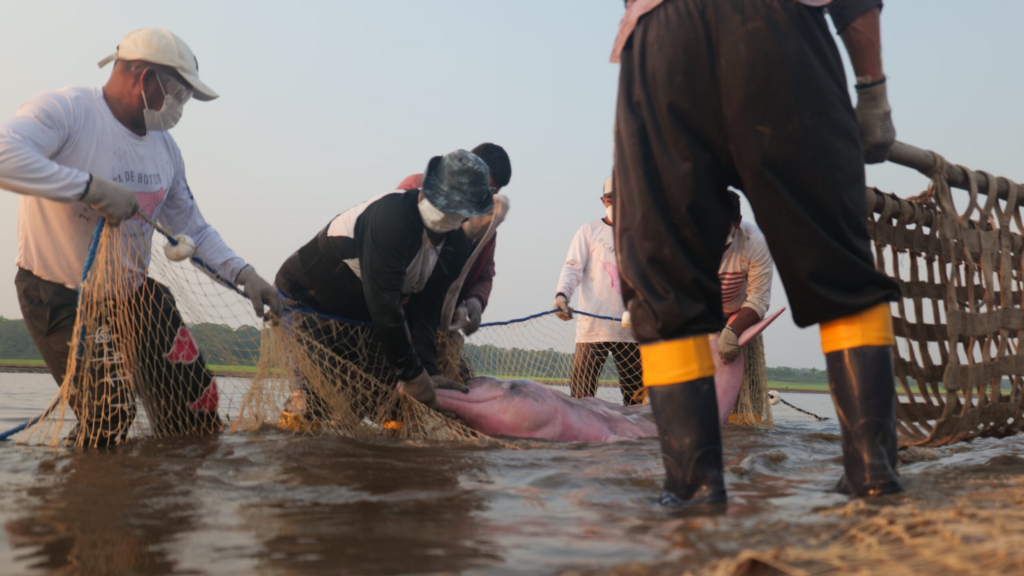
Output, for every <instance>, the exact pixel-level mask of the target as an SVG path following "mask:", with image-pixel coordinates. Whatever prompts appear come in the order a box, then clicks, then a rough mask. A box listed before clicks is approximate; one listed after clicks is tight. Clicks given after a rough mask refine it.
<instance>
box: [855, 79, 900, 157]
mask: <svg viewBox="0 0 1024 576" xmlns="http://www.w3.org/2000/svg"><path fill="white" fill-rule="evenodd" d="M856 88H857V123H858V124H860V137H861V141H862V143H863V146H864V162H866V163H868V164H878V163H879V162H885V159H886V158H888V157H889V149H890V148H892V143H893V142H895V141H896V127H895V126H893V124H892V108H890V107H889V96H888V92H887V91H886V87H885V78H882V79H881V80H879V81H878V82H874V83H871V84H863V85H861V84H857V86H856Z"/></svg>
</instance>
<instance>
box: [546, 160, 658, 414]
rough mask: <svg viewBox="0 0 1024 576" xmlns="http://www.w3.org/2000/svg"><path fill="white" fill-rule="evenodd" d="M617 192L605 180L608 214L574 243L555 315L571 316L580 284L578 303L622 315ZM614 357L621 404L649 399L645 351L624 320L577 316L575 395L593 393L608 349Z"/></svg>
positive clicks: (603, 198)
mask: <svg viewBox="0 0 1024 576" xmlns="http://www.w3.org/2000/svg"><path fill="white" fill-rule="evenodd" d="M614 197H615V192H614V190H613V189H612V178H610V177H609V178H608V179H607V180H605V182H604V194H603V195H602V196H601V203H602V204H604V209H605V217H604V218H601V219H598V220H594V221H593V222H589V223H587V224H584V225H583V226H581V227H580V229H579V230H578V231H577V232H576V235H575V236H573V238H572V243H571V244H570V245H569V253H568V254H567V255H566V256H565V265H564V266H563V267H562V273H561V275H559V277H558V287H557V288H556V289H555V306H554V307H555V309H557V310H558V312H556V313H555V314H556V315H557V316H558V317H559V318H561V319H562V320H566V321H568V320H569V319H571V318H572V317H573V311H572V308H570V307H569V301H570V300H572V296H573V294H575V293H576V290H577V288H578V289H579V292H580V298H579V308H580V310H583V311H585V312H589V313H591V314H595V315H597V316H611V317H613V318H621V317H622V313H623V312H624V311H625V307H624V306H623V304H622V290H621V284H620V282H619V268H618V265H617V263H616V261H615V241H614V238H613V235H612V222H613V216H614V213H613V208H612V203H613V201H614ZM609 353H611V355H612V358H614V359H615V369H616V371H617V372H618V373H619V388H620V389H621V390H622V403H623V404H624V405H626V406H630V405H632V404H640V403H643V401H644V395H643V386H642V378H641V370H640V351H639V348H638V346H637V343H636V340H634V339H633V336H632V334H630V333H629V330H628V329H626V328H624V327H623V326H622V325H621V324H620V323H619V322H613V321H611V320H602V319H599V318H591V317H589V316H584V315H579V318H578V319H577V320H576V354H575V355H574V357H573V363H572V375H571V376H570V378H569V391H570V392H571V393H572V395H573V396H574V397H576V398H584V397H588V396H594V395H595V394H596V393H597V380H598V376H600V374H601V370H602V368H603V367H604V363H605V361H606V360H607V359H608V354H609Z"/></svg>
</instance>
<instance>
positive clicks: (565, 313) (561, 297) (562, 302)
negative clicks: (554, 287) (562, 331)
mask: <svg viewBox="0 0 1024 576" xmlns="http://www.w3.org/2000/svg"><path fill="white" fill-rule="evenodd" d="M554 308H556V309H558V312H555V316H558V317H559V318H560V319H562V320H566V321H568V320H572V308H570V307H569V299H568V298H566V297H565V294H561V293H560V294H558V295H557V296H555V305H554Z"/></svg>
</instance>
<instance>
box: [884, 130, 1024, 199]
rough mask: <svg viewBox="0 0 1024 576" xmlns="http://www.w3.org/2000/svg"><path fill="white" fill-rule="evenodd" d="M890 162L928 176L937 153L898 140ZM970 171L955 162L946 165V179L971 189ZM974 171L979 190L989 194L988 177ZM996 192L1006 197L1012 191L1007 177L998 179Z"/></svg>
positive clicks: (890, 152) (956, 185)
mask: <svg viewBox="0 0 1024 576" xmlns="http://www.w3.org/2000/svg"><path fill="white" fill-rule="evenodd" d="M888 160H889V161H890V162H894V163H896V164H899V165H900V166H906V167H907V168H913V169H914V170H917V171H918V172H920V173H921V174H924V175H925V176H928V172H929V171H931V169H932V167H933V166H935V153H934V152H931V151H930V150H922V149H921V148H918V147H917V146H911V145H910V144H904V143H903V142H900V141H898V140H897V141H896V142H894V143H893V145H892V149H891V150H890V151H889V158H888ZM968 172H973V171H969V170H965V169H964V168H961V167H959V166H955V165H953V164H947V165H946V181H947V182H949V185H950V186H953V187H955V188H960V189H962V190H969V189H970V180H969V179H968V178H969V177H970V176H969V174H968ZM973 173H974V180H975V182H977V183H978V192H980V193H981V194H988V179H987V178H985V176H984V175H983V174H980V173H978V172H973ZM996 188H997V189H996V194H998V196H999V198H1002V199H1004V200H1005V199H1006V197H1007V196H1008V195H1009V193H1010V186H1009V183H1008V182H1007V181H1006V179H1005V178H998V179H996Z"/></svg>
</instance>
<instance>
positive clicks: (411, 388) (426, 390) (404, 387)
mask: <svg viewBox="0 0 1024 576" xmlns="http://www.w3.org/2000/svg"><path fill="white" fill-rule="evenodd" d="M398 391H399V392H401V393H402V394H407V395H409V396H411V397H413V398H415V399H416V400H419V401H420V402H422V403H423V404H426V405H427V407H429V408H433V409H434V410H437V395H435V394H434V381H433V380H432V379H431V378H430V375H429V374H427V371H426V370H424V371H422V372H420V375H419V376H417V377H415V378H413V379H412V380H408V381H405V382H399V383H398Z"/></svg>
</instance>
